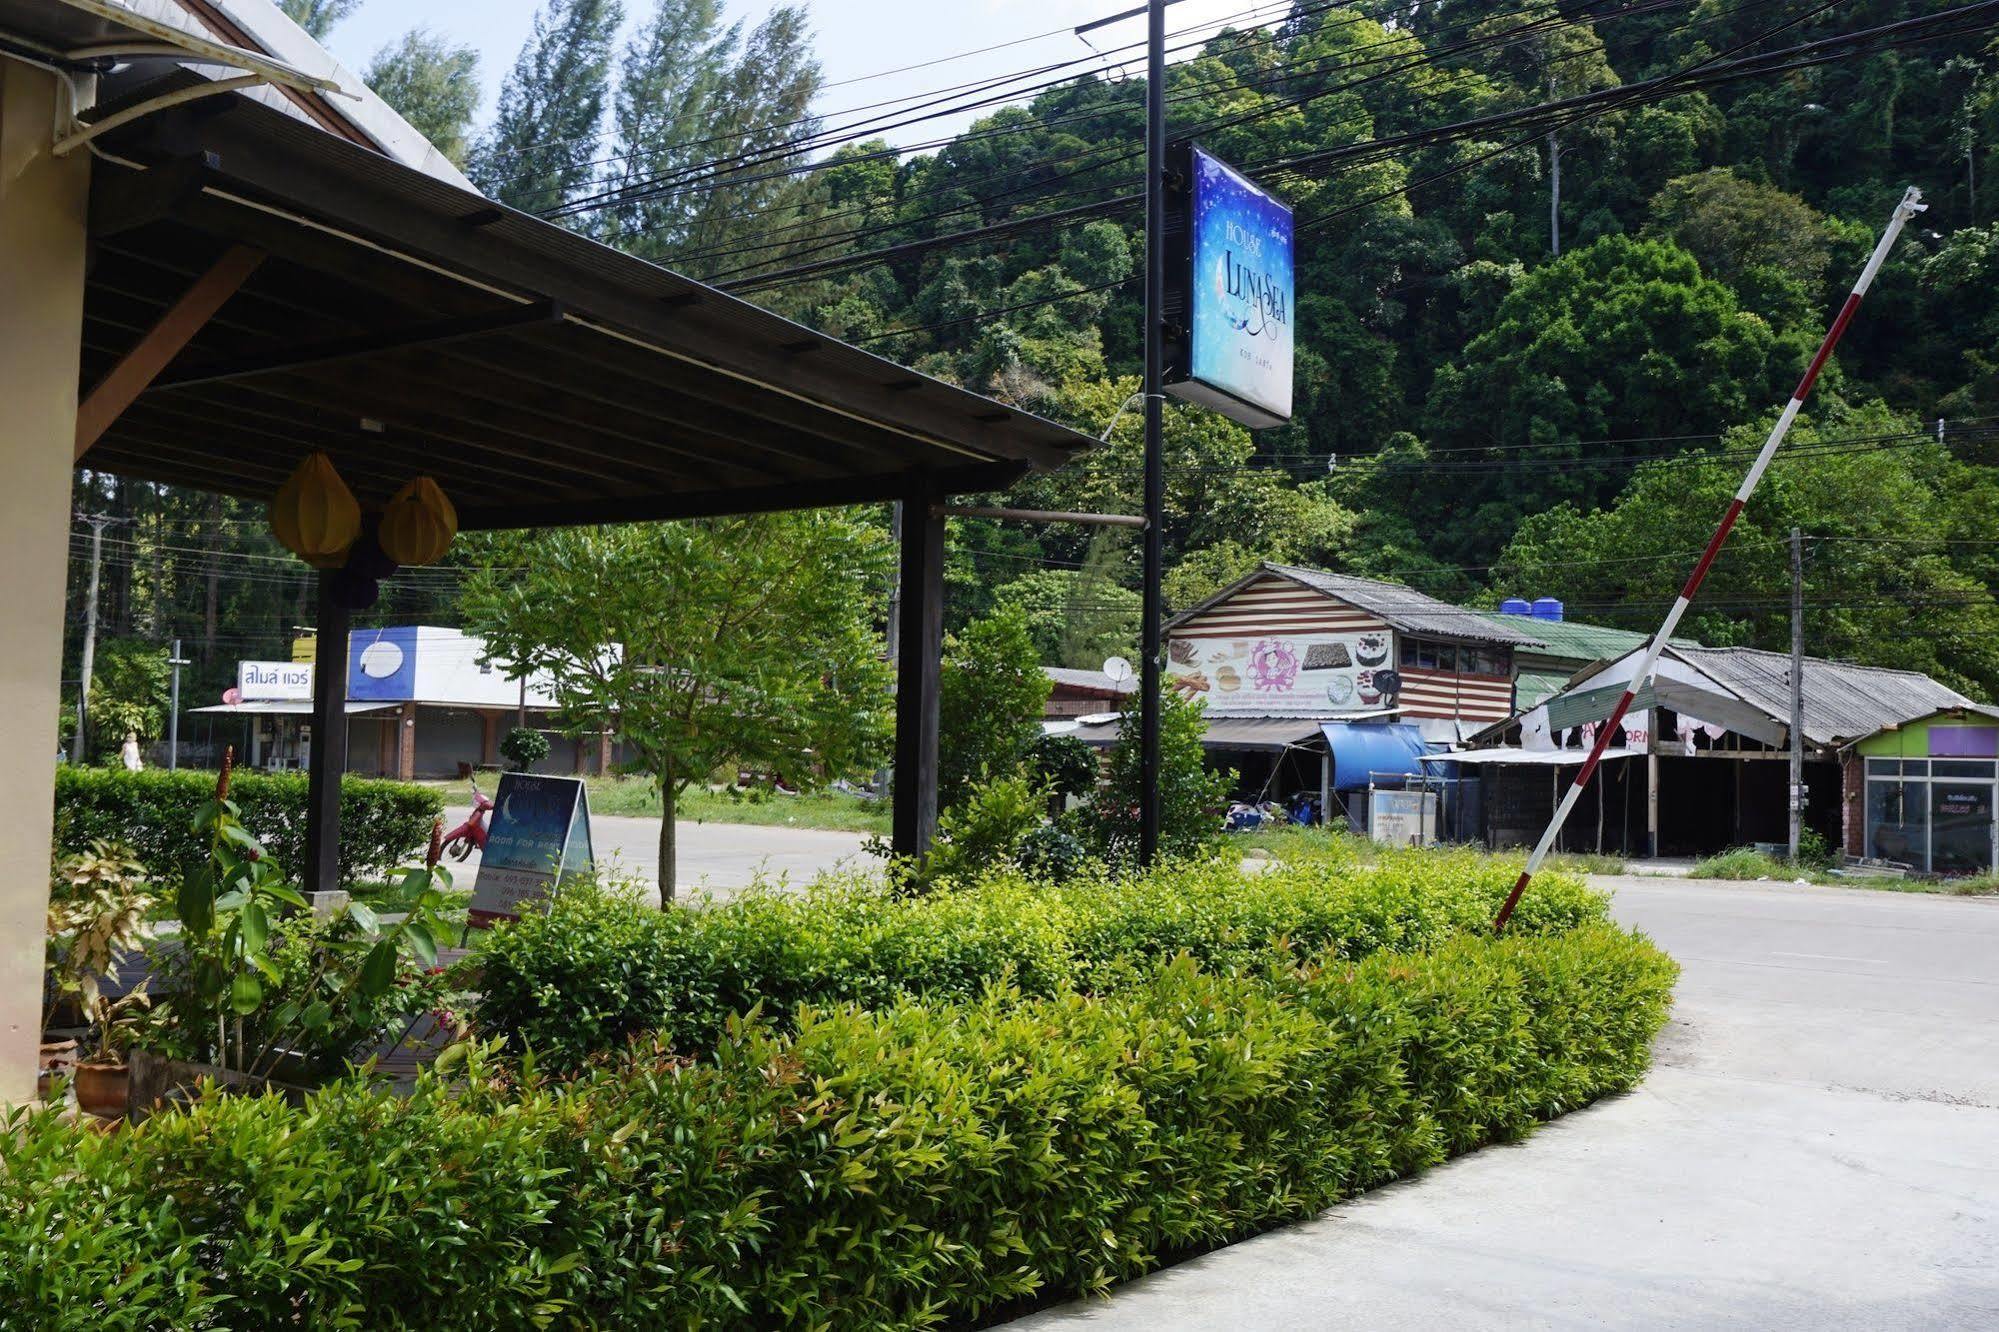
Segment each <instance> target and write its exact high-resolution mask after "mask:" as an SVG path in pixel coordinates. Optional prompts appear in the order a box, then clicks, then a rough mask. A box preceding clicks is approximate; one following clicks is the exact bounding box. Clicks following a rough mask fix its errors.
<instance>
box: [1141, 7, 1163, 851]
mask: <svg viewBox="0 0 1999 1332" xmlns="http://www.w3.org/2000/svg"><path fill="white" fill-rule="evenodd" d="M1166 5H1167V0H1150V3H1148V4H1147V5H1146V16H1145V23H1146V34H1145V36H1146V61H1145V383H1144V385H1143V387H1142V389H1141V391H1142V392H1143V393H1144V394H1145V568H1144V575H1143V577H1144V589H1145V604H1144V609H1143V612H1142V614H1143V616H1144V619H1145V630H1144V633H1145V638H1144V646H1143V651H1142V656H1143V659H1144V660H1143V665H1142V667H1141V670H1140V674H1139V689H1138V707H1139V712H1138V718H1139V721H1138V737H1139V739H1138V744H1139V769H1140V778H1139V808H1138V855H1139V860H1140V862H1141V863H1143V864H1147V865H1149V864H1151V863H1152V862H1153V860H1154V859H1155V858H1156V857H1157V856H1158V854H1159V671H1160V660H1159V659H1160V656H1161V649H1160V642H1159V630H1160V619H1161V613H1162V611H1163V610H1164V607H1163V606H1162V604H1161V601H1160V586H1159V585H1160V579H1161V578H1162V576H1163V574H1164V570H1163V569H1162V567H1161V566H1162V564H1163V562H1164V559H1165V551H1164V548H1163V546H1162V539H1163V537H1164V533H1163V532H1162V531H1161V528H1162V527H1163V526H1164V522H1163V519H1164V516H1165V511H1166V462H1165V452H1164V446H1163V444H1162V442H1161V434H1162V431H1163V428H1164V421H1163V419H1162V412H1163V409H1164V405H1165V404H1164V401H1163V399H1162V396H1161V395H1162V392H1163V386H1164V382H1165V377H1166V339H1165V318H1166Z"/></svg>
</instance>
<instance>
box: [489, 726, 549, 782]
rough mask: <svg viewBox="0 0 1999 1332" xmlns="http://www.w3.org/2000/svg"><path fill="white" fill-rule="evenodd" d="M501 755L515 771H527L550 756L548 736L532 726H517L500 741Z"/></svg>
mask: <svg viewBox="0 0 1999 1332" xmlns="http://www.w3.org/2000/svg"><path fill="white" fill-rule="evenodd" d="M500 757H501V758H503V759H505V760H506V761H507V762H508V763H510V764H512V765H513V769H514V771H515V772H526V771H527V770H528V769H529V768H532V767H533V766H534V765H535V764H537V763H539V762H541V761H542V760H543V759H545V758H547V757H548V737H547V736H545V735H543V734H542V733H541V732H540V731H537V730H535V729H534V727H532V726H516V727H515V728H514V729H513V730H511V731H508V732H507V734H506V738H505V739H503V740H501V741H500Z"/></svg>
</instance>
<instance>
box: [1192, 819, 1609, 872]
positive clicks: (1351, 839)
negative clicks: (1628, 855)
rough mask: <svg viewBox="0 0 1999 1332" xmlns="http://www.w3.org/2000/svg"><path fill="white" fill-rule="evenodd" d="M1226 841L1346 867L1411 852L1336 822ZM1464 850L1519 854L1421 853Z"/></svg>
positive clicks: (1582, 855)
mask: <svg viewBox="0 0 1999 1332" xmlns="http://www.w3.org/2000/svg"><path fill="white" fill-rule="evenodd" d="M1224 845H1225V846H1231V847H1236V848H1239V849H1240V850H1242V851H1243V852H1245V853H1247V854H1249V855H1250V856H1251V857H1252V858H1253V857H1255V856H1257V855H1259V854H1261V855H1266V856H1268V857H1270V858H1271V859H1273V860H1281V861H1300V862H1310V863H1332V864H1346V865H1372V864H1376V863H1377V862H1379V861H1380V859H1381V857H1382V856H1383V855H1384V854H1385V853H1389V852H1393V853H1395V854H1405V853H1406V851H1407V849H1406V848H1401V847H1386V846H1383V845H1381V844H1380V843H1379V842H1375V841H1371V840H1369V839H1368V838H1365V837H1362V836H1360V835H1359V834H1357V833H1353V832H1349V831H1348V830H1347V829H1346V828H1344V827H1341V826H1338V825H1335V826H1331V827H1316V828H1306V827H1301V826H1299V825H1296V824H1292V825H1290V826H1286V827H1276V828H1258V829H1257V830H1256V831H1254V832H1248V833H1234V834H1231V835H1230V836H1229V838H1228V840H1227V841H1226V842H1225V843H1224ZM1466 853H1471V854H1478V855H1490V856H1493V857H1494V858H1495V859H1501V860H1505V859H1513V858H1515V857H1513V856H1511V855H1509V854H1508V853H1505V852H1501V853H1497V854H1495V853H1491V852H1487V851H1486V850H1485V849H1484V848H1483V847H1478V846H1472V847H1461V846H1456V845H1452V844H1449V843H1444V844H1440V845H1437V846H1432V847H1426V848H1423V849H1422V852H1420V853H1419V854H1429V855H1438V856H1454V855H1462V854H1466ZM1542 868H1543V869H1544V870H1558V871H1561V872H1562V873H1565V874H1622V873H1624V872H1625V870H1626V869H1627V868H1629V867H1628V865H1627V864H1626V862H1625V859H1624V857H1623V856H1617V855H1610V854H1601V855H1599V854H1596V853H1593V852H1588V851H1557V852H1556V853H1555V854H1553V855H1551V856H1549V857H1548V859H1547V861H1546V862H1544V863H1543V865H1542Z"/></svg>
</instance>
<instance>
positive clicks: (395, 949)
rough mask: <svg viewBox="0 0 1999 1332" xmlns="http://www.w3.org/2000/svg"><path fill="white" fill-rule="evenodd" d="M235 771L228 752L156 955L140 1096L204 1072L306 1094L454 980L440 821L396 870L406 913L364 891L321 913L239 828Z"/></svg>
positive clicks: (225, 1080)
mask: <svg viewBox="0 0 1999 1332" xmlns="http://www.w3.org/2000/svg"><path fill="white" fill-rule="evenodd" d="M231 768H232V755H230V754H228V753H225V754H224V756H223V763H222V773H221V776H220V778H219V779H218V781H217V783H216V792H215V799H214V800H213V801H211V802H209V804H208V805H207V806H205V807H204V808H203V809H202V811H201V813H200V814H199V815H198V816H197V817H196V820H195V824H194V829H195V832H196V833H197V834H198V835H200V836H202V837H205V838H206V839H207V842H208V857H207V859H206V861H204V862H202V863H200V864H197V865H195V866H192V867H191V868H190V869H189V871H188V873H187V874H186V876H185V877H184V878H183V880H182V882H181V885H180V892H179V895H178V898H177V899H176V906H177V912H178V915H179V917H180V930H179V933H177V934H176V935H174V936H173V937H172V939H171V941H168V940H165V939H163V940H162V941H161V943H162V946H161V947H160V948H159V949H157V950H156V955H155V957H154V959H153V963H154V968H155V973H156V974H157V975H158V976H159V978H160V990H161V998H160V1007H159V1010H158V1012H157V1013H156V1014H155V1015H154V1018H153V1021H152V1023H151V1027H152V1030H151V1032H150V1034H149V1036H148V1040H147V1044H146V1048H145V1050H144V1051H143V1052H142V1053H143V1054H144V1055H145V1056H147V1057H146V1058H145V1059H144V1060H143V1061H142V1062H143V1064H144V1067H143V1068H142V1070H141V1074H140V1077H139V1079H138V1087H137V1099H138V1100H139V1101H140V1102H141V1103H142V1104H150V1103H151V1101H152V1099H153V1098H154V1096H155V1095H156V1094H162V1093H167V1092H170V1091H171V1090H172V1089H173V1088H175V1087H180V1086H185V1085H187V1084H188V1083H189V1082H190V1081H191V1080H193V1079H198V1078H202V1077H207V1078H212V1079H214V1080H215V1081H216V1082H218V1083H221V1084H225V1085H236V1086H269V1087H274V1088H276V1089H277V1090H280V1091H286V1092H293V1091H297V1092H301V1093H302V1090H303V1088H304V1087H306V1086H310V1085H312V1084H313V1083H314V1082H317V1081H319V1080H322V1079H324V1078H325V1077H328V1076H331V1075H332V1074H334V1073H337V1072H338V1071H340V1069H341V1068H342V1067H344V1066H345V1064H346V1061H347V1059H348V1058H349V1056H351V1055H354V1054H355V1053H356V1052H357V1051H359V1050H365V1049H367V1048H369V1047H372V1045H373V1044H374V1043H375V1040H376V1039H377V1038H378V1037H379V1036H381V1035H382V1034H383V1033H385V1032H387V1031H388V1030H389V1029H390V1028H392V1027H394V1026H396V1025H398V1022H397V1020H398V1019H399V1018H402V1017H404V1016H405V1015H414V1014H421V1013H423V1012H425V1011H428V1010H429V1009H430V1008H432V1007H435V1006H438V1005H440V1004H442V1002H443V998H444V996H445V994H446V992H447V990H448V985H447V982H446V980H445V978H444V977H443V976H441V975H438V974H434V972H435V969H436V967H437V940H438V938H439V937H440V936H441V935H442V933H443V931H444V930H445V923H444V920H443V917H442V915H441V913H442V912H443V911H444V910H445V909H446V908H447V905H448V903H447V892H448V890H449V887H450V876H449V875H448V874H447V873H446V872H445V871H444V870H442V869H441V868H438V867H437V866H436V864H435V854H436V846H437V843H438V841H439V838H440V830H439V829H437V828H435V827H434V828H433V829H432V847H433V849H432V856H431V858H430V859H428V860H427V861H426V863H425V864H424V865H423V866H420V867H414V868H410V869H407V870H404V871H402V872H401V874H400V876H399V879H400V881H399V883H398V884H397V885H396V887H397V891H398V894H399V896H400V898H401V903H400V905H401V906H402V911H401V913H400V916H401V918H400V919H391V920H386V921H385V920H382V919H381V918H379V917H378V916H377V915H376V913H375V911H374V910H373V909H372V908H370V907H369V906H368V905H366V904H365V903H363V902H359V901H350V902H348V903H347V904H346V905H345V906H344V907H342V908H341V909H339V910H337V911H335V912H333V913H332V914H331V915H329V916H328V917H326V918H325V919H323V920H320V919H315V918H314V917H313V916H312V914H311V912H310V911H309V910H307V908H306V901H305V899H304V897H302V896H301V895H300V894H299V892H298V891H297V890H296V889H295V888H293V887H291V885H289V884H288V883H286V882H285V879H284V875H283V873H282V871H281V870H280V868H279V867H278V865H277V864H276V863H275V862H274V861H273V860H272V859H271V857H270V856H269V855H268V854H267V853H266V852H265V850H264V848H263V847H262V846H261V845H260V844H259V843H258V842H257V840H256V838H255V837H253V836H252V835H251V834H250V833H249V831H248V830H247V829H245V828H244V827H243V824H242V822H241V819H240V816H239V813H238V810H237V807H236V805H235V804H234V803H233V802H231V801H230V799H229V781H230V774H231ZM412 965H414V966H415V967H419V968H421V971H420V972H419V973H417V974H414V975H413V974H412V972H411V970H410V967H411V966H412Z"/></svg>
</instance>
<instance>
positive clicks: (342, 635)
mask: <svg viewBox="0 0 1999 1332" xmlns="http://www.w3.org/2000/svg"><path fill="white" fill-rule="evenodd" d="M318 582H319V614H318V616H317V618H316V620H315V622H314V624H315V627H316V629H317V630H318V633H317V635H316V638H315V642H316V644H317V646H316V648H315V656H316V658H317V660H315V661H314V663H313V667H312V752H311V754H310V756H309V757H308V759H307V762H306V779H305V864H304V865H303V866H302V867H301V875H302V877H303V878H304V880H305V887H306V891H307V892H330V891H332V890H333V889H335V888H338V887H339V886H340V778H341V775H342V774H344V773H345V772H346V771H347V629H348V625H349V624H350V623H351V621H352V618H353V617H352V616H351V615H349V613H348V612H347V610H346V609H345V608H344V607H342V606H341V605H339V603H338V602H337V601H336V600H335V598H334V595H333V572H332V571H331V570H322V571H321V572H320V574H319V579H318Z"/></svg>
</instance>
